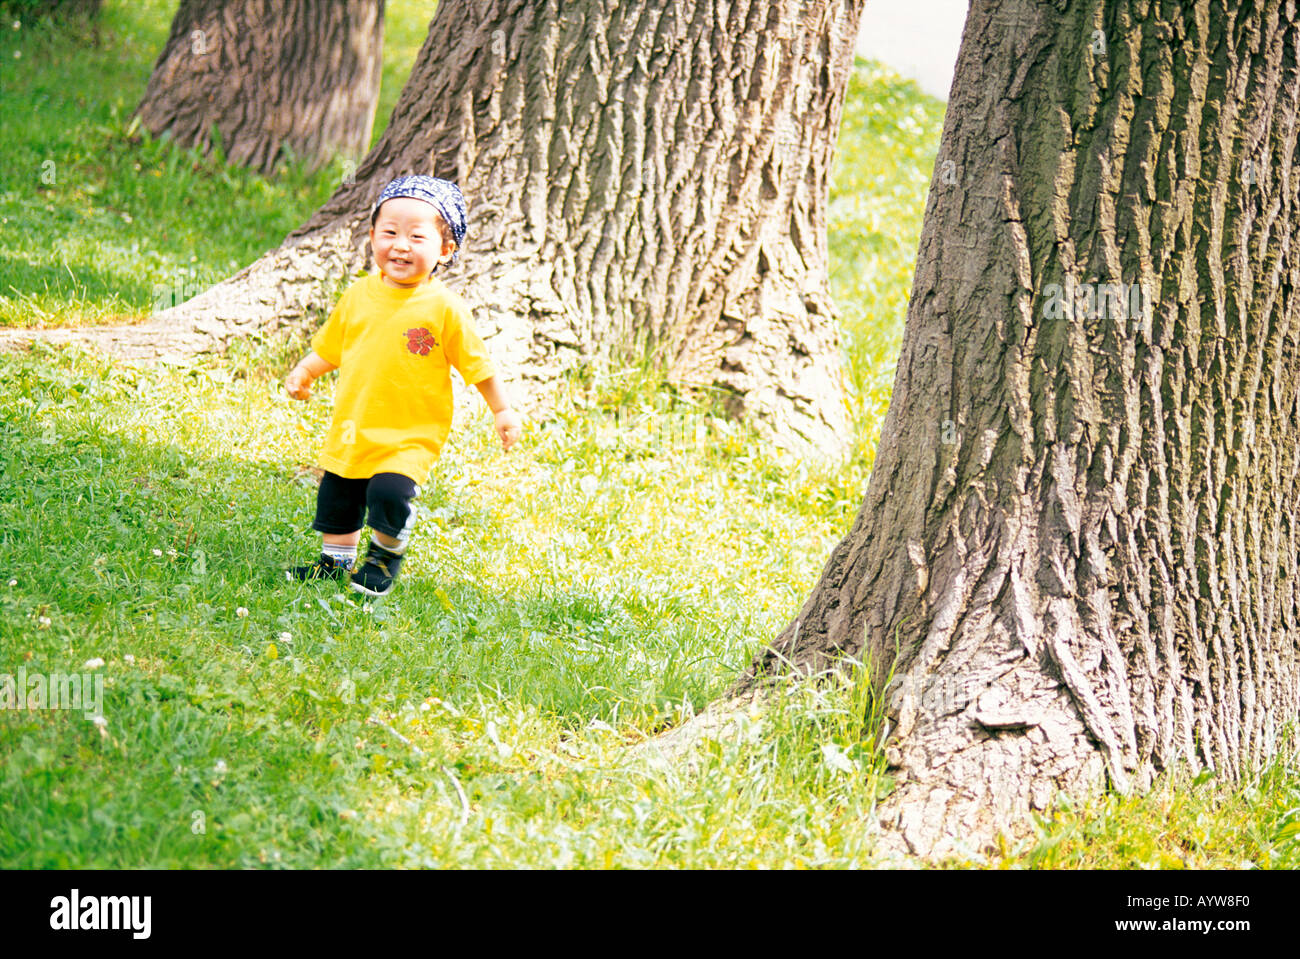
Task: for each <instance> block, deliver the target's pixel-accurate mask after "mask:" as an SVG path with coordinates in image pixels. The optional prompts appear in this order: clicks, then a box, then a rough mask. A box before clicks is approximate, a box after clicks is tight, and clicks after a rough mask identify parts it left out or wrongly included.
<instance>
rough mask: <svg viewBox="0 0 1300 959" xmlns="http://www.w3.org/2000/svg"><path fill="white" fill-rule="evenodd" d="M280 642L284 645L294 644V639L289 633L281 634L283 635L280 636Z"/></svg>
mask: <svg viewBox="0 0 1300 959" xmlns="http://www.w3.org/2000/svg"><path fill="white" fill-rule="evenodd" d="M280 642H282V643H292V642H293V637H292V636H291V635H289V634H288V633H281V634H280Z"/></svg>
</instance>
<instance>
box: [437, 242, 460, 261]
mask: <svg viewBox="0 0 1300 959" xmlns="http://www.w3.org/2000/svg"><path fill="white" fill-rule="evenodd" d="M455 252H456V243H455V241H453V240H444V241H443V244H442V256H440V257H438V262H439V263H450V262H451V258H452V255H453V254H454V253H455Z"/></svg>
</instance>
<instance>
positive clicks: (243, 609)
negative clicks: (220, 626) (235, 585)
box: [235, 606, 248, 619]
mask: <svg viewBox="0 0 1300 959" xmlns="http://www.w3.org/2000/svg"><path fill="white" fill-rule="evenodd" d="M235 615H236V616H238V617H239V618H240V619H243V618H244V617H245V616H247V615H248V607H246V606H240V607H239V608H238V609H236V610H235Z"/></svg>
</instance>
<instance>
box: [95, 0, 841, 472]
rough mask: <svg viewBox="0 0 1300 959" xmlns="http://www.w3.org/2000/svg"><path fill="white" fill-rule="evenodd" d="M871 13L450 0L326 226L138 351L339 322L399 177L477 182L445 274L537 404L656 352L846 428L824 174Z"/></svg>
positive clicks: (733, 397) (326, 210) (713, 387)
mask: <svg viewBox="0 0 1300 959" xmlns="http://www.w3.org/2000/svg"><path fill="white" fill-rule="evenodd" d="M861 6H862V0H847V2H846V0H741V2H735V0H726V2H724V0H709V2H699V3H668V4H665V3H659V2H650V0H639V2H617V3H616V2H614V0H585V2H582V3H574V2H565V3H563V4H561V3H558V2H532V0H528V2H526V0H493V2H490V3H483V4H474V5H472V14H473V15H472V16H471V15H468V14H469V13H470V12H471V5H468V4H466V3H463V2H459V3H458V2H453V0H443V2H442V3H440V4H439V5H438V9H437V13H436V15H435V17H434V19H433V22H432V24H431V25H430V30H429V36H428V39H427V40H426V41H425V45H424V48H423V49H422V50H421V52H420V55H419V58H418V60H417V62H416V65H415V67H414V70H413V72H412V75H411V78H410V80H409V81H408V82H407V85H406V88H405V90H404V91H403V93H402V96H401V98H400V100H399V102H398V104H397V107H396V108H395V110H394V113H393V117H392V119H391V121H390V123H389V125H388V128H387V129H386V131H385V133H384V136H383V138H382V139H381V140H380V142H379V143H378V145H376V147H375V149H374V150H372V151H371V153H370V154H369V155H368V156H367V157H366V159H365V160H364V161H363V162H362V164H361V166H360V168H359V169H358V170H357V171H356V176H355V177H354V178H353V179H352V180H351V181H349V182H346V183H344V184H342V186H341V187H340V188H339V190H338V191H337V192H336V193H335V195H334V196H333V197H332V198H331V199H330V200H329V201H328V202H327V203H326V204H325V206H324V207H322V208H321V209H320V210H319V211H318V212H317V213H316V214H315V216H313V217H312V218H311V220H310V221H309V222H308V223H307V224H305V225H304V226H303V227H302V228H300V229H299V230H297V231H296V232H295V233H293V234H292V235H291V236H290V237H289V238H288V239H287V240H286V241H285V243H284V245H283V246H282V247H281V248H280V249H278V250H275V251H272V252H271V253H269V254H267V255H266V256H265V257H263V258H262V260H260V261H258V262H257V263H255V264H253V265H252V266H251V267H249V268H247V269H245V270H244V271H242V272H241V273H240V274H238V275H237V276H235V277H233V278H231V280H228V281H226V282H225V283H222V284H220V285H219V286H217V287H215V288H213V289H212V290H210V291H208V292H207V293H205V294H203V295H201V296H199V297H197V298H196V299H195V300H193V301H191V302H190V303H188V304H185V305H183V306H181V307H179V308H176V309H174V310H171V311H168V312H167V313H165V314H162V315H161V316H159V317H158V318H157V319H156V321H155V322H154V323H152V324H149V325H148V326H147V327H145V328H143V332H140V331H141V329H142V328H136V329H135V330H133V331H119V332H116V333H114V332H108V333H104V334H102V335H103V336H104V337H106V338H107V339H108V340H109V341H110V342H109V344H108V345H109V346H110V347H112V348H115V349H118V350H119V351H121V350H127V351H132V350H134V351H137V352H138V351H146V352H148V351H152V350H158V349H163V350H166V349H172V348H185V349H199V348H204V347H205V346H216V347H220V346H221V345H223V344H224V343H226V342H228V341H229V340H230V339H231V338H233V337H237V336H241V335H245V334H247V333H260V332H264V331H268V330H274V329H276V328H279V327H282V326H290V327H299V328H301V327H302V326H303V324H304V322H305V318H306V319H312V318H314V315H313V314H315V313H319V312H323V311H324V310H326V309H328V307H329V305H330V304H331V303H332V301H333V298H334V296H336V294H337V287H338V283H339V282H341V281H343V280H344V279H345V278H346V276H347V275H348V273H349V272H351V271H355V270H357V269H359V268H361V267H362V266H363V265H364V264H365V261H366V252H367V251H366V249H365V242H364V241H365V230H366V227H367V226H368V214H369V207H370V203H371V202H372V200H373V198H374V196H375V195H376V194H377V193H378V192H379V189H380V188H381V187H382V185H383V184H384V183H385V182H386V181H387V180H388V179H389V178H390V177H392V176H395V175H398V174H403V173H432V174H434V175H436V176H441V177H445V178H448V179H452V180H455V181H457V182H458V183H459V184H460V185H461V187H462V189H463V190H464V191H465V194H466V197H467V199H468V203H469V211H470V230H469V235H468V238H467V242H466V250H465V251H464V252H465V255H464V256H463V258H462V263H461V265H460V266H459V267H458V268H457V269H456V270H455V271H453V272H452V273H451V274H450V277H449V281H450V282H451V283H452V285H453V286H455V287H456V288H458V289H459V291H460V292H461V293H462V294H463V295H465V296H466V298H467V299H468V300H469V301H470V302H471V304H472V305H473V306H475V307H476V314H475V315H476V320H477V322H478V324H479V326H480V330H481V332H482V333H483V334H484V335H485V336H486V337H487V338H488V340H489V342H490V344H491V347H492V350H493V353H494V355H495V356H496V357H498V358H499V359H500V360H501V362H502V364H503V366H504V367H505V369H506V370H507V372H508V374H509V375H511V376H512V378H514V379H515V380H516V382H517V384H518V385H519V386H520V387H521V389H520V390H519V391H518V392H520V393H522V394H523V395H524V396H529V395H531V396H534V397H537V396H544V395H545V393H546V390H547V387H549V386H550V385H552V384H553V383H554V382H555V381H556V379H557V378H558V377H559V376H560V375H561V374H563V373H564V372H565V371H567V370H571V369H573V368H575V367H577V366H580V365H587V364H590V365H592V366H595V367H597V368H599V367H600V366H602V365H606V364H609V363H614V362H618V363H624V362H628V361H630V360H637V359H641V358H646V357H649V358H651V359H652V360H654V361H656V362H658V363H660V364H661V365H662V366H663V367H665V368H666V369H668V370H669V372H670V374H671V377H672V379H673V380H674V381H676V382H678V383H680V384H682V385H684V386H688V387H699V388H703V389H705V390H710V391H714V392H715V393H716V394H721V397H722V399H723V400H724V401H725V404H726V405H727V406H728V407H729V408H730V410H731V411H732V412H733V413H735V414H738V415H740V414H747V415H752V416H755V417H757V422H758V423H759V425H760V427H763V428H765V430H766V432H767V434H768V435H769V436H771V437H772V438H773V439H774V440H775V441H777V442H783V443H785V444H786V445H787V446H789V447H791V448H793V449H795V450H798V451H809V450H814V449H817V450H823V451H836V450H839V449H840V448H841V446H842V443H843V440H844V435H845V433H846V428H845V406H844V397H843V378H842V374H841V366H840V344H839V339H838V333H837V329H836V325H835V322H834V311H833V306H832V304H831V300H830V297H829V295H828V290H827V276H826V203H827V193H828V182H827V177H828V173H829V168H830V162H831V155H832V151H833V149H834V144H835V139H836V136H837V133H838V129H839V120H840V113H841V107H842V104H843V97H844V91H845V88H846V85H847V81H848V76H849V72H850V70H851V67H852V58H853V42H854V39H855V36H856V33H857V22H858V16H859V13H860V12H861Z"/></svg>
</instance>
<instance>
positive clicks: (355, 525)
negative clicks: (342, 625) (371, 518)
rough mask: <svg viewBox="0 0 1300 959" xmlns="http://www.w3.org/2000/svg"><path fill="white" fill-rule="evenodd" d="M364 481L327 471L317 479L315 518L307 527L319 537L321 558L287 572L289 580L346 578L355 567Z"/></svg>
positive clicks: (362, 508) (359, 536)
mask: <svg viewBox="0 0 1300 959" xmlns="http://www.w3.org/2000/svg"><path fill="white" fill-rule="evenodd" d="M367 482H368V480H365V479H359V480H358V479H345V478H344V477H342V476H338V475H336V474H334V473H330V472H328V471H327V472H326V473H325V475H324V476H322V477H321V481H320V490H319V491H318V492H317V494H316V518H315V520H314V521H313V522H312V524H311V525H312V529H314V530H316V531H318V532H319V533H320V534H321V557H320V559H319V560H317V561H316V562H315V563H311V564H309V565H307V566H298V567H295V568H294V569H292V570H290V571H289V578H290V579H322V578H338V577H341V576H346V574H347V572H348V571H349V570H350V569H351V568H352V567H353V566H354V565H355V564H356V560H357V542H358V541H359V540H360V538H361V520H362V519H363V517H364V515H365V508H366V484H367Z"/></svg>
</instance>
